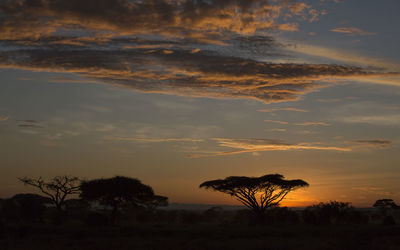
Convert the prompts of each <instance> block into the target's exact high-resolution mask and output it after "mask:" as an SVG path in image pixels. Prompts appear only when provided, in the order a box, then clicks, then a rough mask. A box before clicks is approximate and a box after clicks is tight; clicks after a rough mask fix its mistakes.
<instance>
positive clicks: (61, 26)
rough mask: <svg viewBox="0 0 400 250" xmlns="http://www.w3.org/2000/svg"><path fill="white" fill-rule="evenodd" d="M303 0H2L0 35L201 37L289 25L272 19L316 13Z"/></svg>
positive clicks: (28, 36) (291, 26)
mask: <svg viewBox="0 0 400 250" xmlns="http://www.w3.org/2000/svg"><path fill="white" fill-rule="evenodd" d="M303 5H304V4H303ZM303 5H301V4H299V3H297V2H296V1H291V0H289V1H274V2H272V1H268V0H223V1H221V0H209V1H194V0H179V1H175V0H174V1H171V0H142V1H130V0H117V1H115V0H96V1H94V0H69V1H64V0H18V1H15V0H4V1H1V3H0V14H1V17H2V18H1V22H0V37H2V39H14V40H15V39H27V38H30V39H34V40H38V39H40V38H41V37H42V36H49V35H53V34H56V33H59V32H60V31H62V30H83V31H91V32H97V33H108V34H110V35H115V34H116V35H132V34H134V35H142V34H147V35H154V34H156V35H164V36H185V37H188V38H194V39H203V40H207V39H209V37H212V36H213V35H214V36H215V35H218V34H219V35H220V34H221V32H224V31H225V32H233V33H240V34H246V33H254V32H255V31H256V30H263V29H267V30H271V29H272V30H273V29H275V30H294V28H293V27H295V26H296V23H295V22H294V23H293V22H287V23H277V20H278V19H279V18H280V17H282V15H286V17H297V18H300V19H309V18H311V19H312V18H315V16H316V15H318V12H317V11H316V10H314V9H313V8H311V6H308V5H306V6H303Z"/></svg>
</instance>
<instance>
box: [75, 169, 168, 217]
mask: <svg viewBox="0 0 400 250" xmlns="http://www.w3.org/2000/svg"><path fill="white" fill-rule="evenodd" d="M81 191H82V193H81V197H82V198H83V199H86V200H97V201H99V202H100V203H101V204H104V205H108V206H111V207H112V220H113V222H114V221H115V219H116V217H117V214H118V210H119V209H120V208H121V206H123V205H124V204H135V205H139V206H148V205H149V203H150V204H153V205H154V204H156V203H158V202H161V201H165V199H164V198H161V196H155V195H154V192H153V189H152V188H151V187H150V186H148V185H145V184H143V183H142V182H141V181H140V180H138V179H135V178H129V177H123V176H116V177H113V178H108V179H95V180H90V181H85V182H83V183H82V185H81ZM165 198H166V197H165Z"/></svg>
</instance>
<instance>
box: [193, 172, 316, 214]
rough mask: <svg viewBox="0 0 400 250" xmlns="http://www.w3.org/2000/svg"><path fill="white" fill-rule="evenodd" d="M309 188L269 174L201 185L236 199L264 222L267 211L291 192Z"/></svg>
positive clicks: (301, 182)
mask: <svg viewBox="0 0 400 250" xmlns="http://www.w3.org/2000/svg"><path fill="white" fill-rule="evenodd" d="M307 186H309V185H308V183H307V182H305V181H303V180H300V179H297V180H285V179H284V176H283V175H280V174H268V175H263V176H261V177H246V176H230V177H226V178H225V179H223V180H221V179H218V180H211V181H206V182H203V183H202V184H200V188H206V189H212V190H214V191H219V192H223V193H226V194H229V195H231V196H233V197H235V198H236V199H237V200H239V201H240V202H241V203H242V204H243V205H245V206H246V207H247V208H249V209H250V210H251V211H253V213H254V214H255V215H256V217H257V219H258V220H259V221H260V222H262V221H264V219H265V211H266V210H267V209H268V208H270V207H274V206H278V205H279V203H280V202H281V201H282V200H283V199H284V198H285V197H286V195H287V194H288V193H290V192H291V191H293V190H295V189H297V188H301V187H307Z"/></svg>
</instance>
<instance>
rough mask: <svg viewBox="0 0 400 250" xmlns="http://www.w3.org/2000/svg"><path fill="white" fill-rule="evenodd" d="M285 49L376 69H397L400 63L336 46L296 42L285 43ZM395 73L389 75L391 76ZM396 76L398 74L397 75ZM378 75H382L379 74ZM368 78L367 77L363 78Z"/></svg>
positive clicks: (399, 67)
mask: <svg viewBox="0 0 400 250" xmlns="http://www.w3.org/2000/svg"><path fill="white" fill-rule="evenodd" d="M284 49H285V50H286V51H290V52H295V53H300V54H303V55H309V56H315V57H323V58H328V59H331V60H335V61H339V62H344V63H347V64H349V63H350V64H353V65H358V66H363V67H374V68H377V69H382V68H383V69H385V70H389V71H399V69H400V65H399V64H398V63H397V62H392V61H390V60H387V59H382V58H374V57H368V56H364V55H360V54H357V53H354V52H351V51H344V50H340V49H337V48H327V47H322V46H317V45H312V44H301V43H297V44H294V45H290V44H287V45H286V46H284ZM393 76H396V75H390V77H393ZM397 76H398V75H397ZM379 77H382V75H381V76H379ZM365 79H368V78H365Z"/></svg>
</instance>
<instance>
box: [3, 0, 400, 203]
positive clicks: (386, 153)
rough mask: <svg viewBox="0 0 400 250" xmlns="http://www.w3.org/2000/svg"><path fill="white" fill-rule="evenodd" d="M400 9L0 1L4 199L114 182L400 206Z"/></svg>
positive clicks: (226, 1)
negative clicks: (279, 192)
mask: <svg viewBox="0 0 400 250" xmlns="http://www.w3.org/2000/svg"><path fill="white" fill-rule="evenodd" d="M399 9H400V1H398V0H385V1H376V0H363V1H354V0H309V1H300V0H299V1H295V0H292V1H291V0H281V1H279V0H68V1H67V0H0V74H1V78H0V159H1V162H0V184H1V186H0V197H9V196H12V195H14V194H16V193H20V192H34V190H33V189H31V188H29V187H24V185H23V184H21V183H20V182H18V180H17V177H24V176H28V177H38V176H43V177H46V178H50V177H53V176H56V175H65V174H67V175H72V176H79V177H82V178H86V179H91V178H99V177H112V176H115V175H123V176H129V177H135V178H138V179H140V180H141V181H142V182H143V183H145V184H148V185H151V186H152V187H153V188H154V190H155V192H156V193H158V194H160V195H165V196H168V197H169V199H170V202H178V203H205V204H238V203H236V202H235V201H234V200H233V199H231V198H230V197H229V196H228V195H224V194H219V193H215V192H210V191H206V190H201V189H199V184H200V183H202V182H203V181H206V180H211V179H217V178H225V177H227V176H236V175H240V176H242V175H243V176H261V175H264V174H273V173H279V174H282V175H284V176H285V177H286V178H287V179H298V178H300V179H303V180H305V181H307V182H308V183H309V184H310V187H308V188H306V189H301V190H298V191H295V192H293V193H291V194H290V195H288V196H287V199H286V200H285V201H284V203H283V205H287V206H306V205H311V204H315V203H317V202H325V201H330V200H338V201H347V202H352V204H353V205H355V206H360V207H363V206H371V205H372V204H373V203H374V202H375V200H377V199H382V198H391V199H394V200H395V201H397V202H398V203H400V184H399V183H400V182H399V181H400V169H399V168H400V150H399V149H400V147H399V140H400V59H399V58H400V49H399V44H400V32H399V28H398V25H399V24H400V15H399V14H398V11H399Z"/></svg>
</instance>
